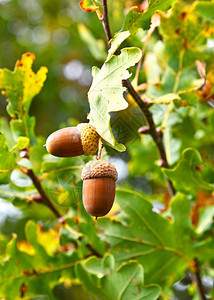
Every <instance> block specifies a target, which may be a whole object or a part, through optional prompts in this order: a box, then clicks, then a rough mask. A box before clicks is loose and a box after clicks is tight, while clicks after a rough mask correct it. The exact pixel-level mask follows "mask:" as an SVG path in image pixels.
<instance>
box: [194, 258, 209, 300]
mask: <svg viewBox="0 0 214 300" xmlns="http://www.w3.org/2000/svg"><path fill="white" fill-rule="evenodd" d="M194 268H195V272H194V273H193V280H194V282H195V284H196V287H197V291H198V295H199V298H200V300H206V299H207V298H206V297H205V292H204V287H203V284H202V281H201V272H200V265H199V262H198V260H197V258H195V259H194Z"/></svg>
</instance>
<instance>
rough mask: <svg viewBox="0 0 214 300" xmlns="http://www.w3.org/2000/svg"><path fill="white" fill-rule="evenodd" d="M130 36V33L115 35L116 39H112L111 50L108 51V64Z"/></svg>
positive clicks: (124, 32) (123, 32)
mask: <svg viewBox="0 0 214 300" xmlns="http://www.w3.org/2000/svg"><path fill="white" fill-rule="evenodd" d="M129 36H130V32H129V31H122V32H118V33H116V34H115V36H114V38H113V39H111V41H110V43H111V48H110V49H109V51H108V57H107V59H106V62H107V61H108V60H109V59H110V58H111V57H112V56H113V54H114V53H115V52H116V51H117V49H118V48H119V46H120V45H121V44H122V42H124V41H125V40H126V39H127V38H128V37H129Z"/></svg>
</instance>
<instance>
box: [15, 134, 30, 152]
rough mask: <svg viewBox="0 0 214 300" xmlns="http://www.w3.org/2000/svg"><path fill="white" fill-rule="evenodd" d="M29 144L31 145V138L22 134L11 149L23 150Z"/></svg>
mask: <svg viewBox="0 0 214 300" xmlns="http://www.w3.org/2000/svg"><path fill="white" fill-rule="evenodd" d="M28 145H29V138H27V137H25V136H20V137H19V138H18V140H17V144H16V145H15V146H14V147H13V148H12V149H11V151H15V150H23V149H24V148H26V147H28Z"/></svg>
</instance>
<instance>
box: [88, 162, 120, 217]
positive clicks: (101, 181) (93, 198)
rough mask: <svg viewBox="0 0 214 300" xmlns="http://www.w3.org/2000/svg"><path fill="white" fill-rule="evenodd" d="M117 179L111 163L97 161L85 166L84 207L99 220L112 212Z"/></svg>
mask: <svg viewBox="0 0 214 300" xmlns="http://www.w3.org/2000/svg"><path fill="white" fill-rule="evenodd" d="M117 177H118V174H117V170H116V168H115V166H114V165H113V164H112V163H110V162H107V161H103V160H96V161H90V162H88V163H87V164H86V165H85V166H84V168H83V170H82V180H83V205H84V207H85V210H86V211H87V212H88V213H89V214H90V215H92V216H94V217H96V218H98V217H103V216H105V215H106V214H107V213H108V212H109V211H110V209H111V208H112V205H113V203H114V198H115V189H116V183H115V182H116V181H117Z"/></svg>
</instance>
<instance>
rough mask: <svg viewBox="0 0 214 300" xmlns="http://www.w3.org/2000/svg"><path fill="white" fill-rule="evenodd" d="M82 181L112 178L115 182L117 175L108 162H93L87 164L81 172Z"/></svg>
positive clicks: (113, 167)
mask: <svg viewBox="0 0 214 300" xmlns="http://www.w3.org/2000/svg"><path fill="white" fill-rule="evenodd" d="M81 177H82V180H86V179H91V178H104V177H106V178H112V179H114V181H117V178H118V174H117V170H116V168H115V166H114V165H113V164H112V163H110V162H109V161H103V160H95V161H90V162H88V163H87V164H86V165H85V166H84V168H83V170H82V176H81Z"/></svg>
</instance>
